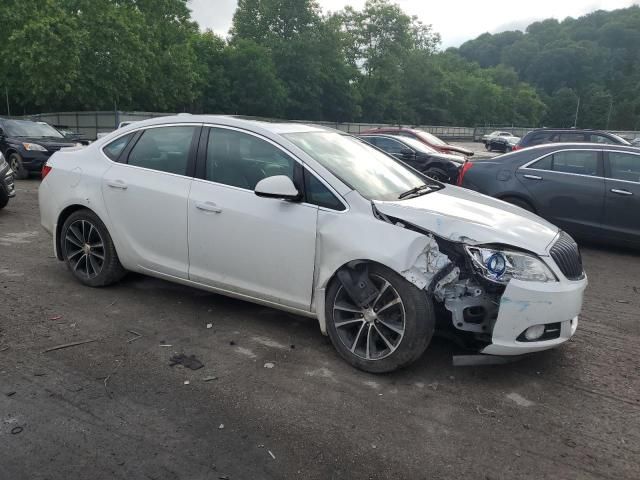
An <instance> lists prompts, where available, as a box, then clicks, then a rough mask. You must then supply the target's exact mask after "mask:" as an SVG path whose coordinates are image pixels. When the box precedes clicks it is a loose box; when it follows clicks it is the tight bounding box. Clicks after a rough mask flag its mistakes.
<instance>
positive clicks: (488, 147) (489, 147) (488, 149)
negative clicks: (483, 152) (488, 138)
mask: <svg viewBox="0 0 640 480" xmlns="http://www.w3.org/2000/svg"><path fill="white" fill-rule="evenodd" d="M484 146H485V148H486V149H487V151H488V152H490V151H491V143H485V144H484Z"/></svg>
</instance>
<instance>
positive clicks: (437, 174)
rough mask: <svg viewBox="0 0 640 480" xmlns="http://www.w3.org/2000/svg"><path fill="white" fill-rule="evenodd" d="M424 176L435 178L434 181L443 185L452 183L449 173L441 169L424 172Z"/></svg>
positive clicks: (430, 169)
mask: <svg viewBox="0 0 640 480" xmlns="http://www.w3.org/2000/svg"><path fill="white" fill-rule="evenodd" d="M424 174H425V175H426V176H427V177H430V178H433V179H434V180H437V181H439V182H442V183H449V182H450V181H451V178H450V177H449V175H448V174H447V172H445V171H444V170H442V169H441V168H435V167H434V168H429V169H427V170H425V171H424Z"/></svg>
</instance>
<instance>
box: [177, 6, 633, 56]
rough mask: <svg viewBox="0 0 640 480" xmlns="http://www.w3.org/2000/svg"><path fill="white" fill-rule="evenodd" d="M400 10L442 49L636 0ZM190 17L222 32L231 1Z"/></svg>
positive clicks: (197, 10)
mask: <svg viewBox="0 0 640 480" xmlns="http://www.w3.org/2000/svg"><path fill="white" fill-rule="evenodd" d="M318 1H319V3H320V6H321V7H322V8H323V10H324V11H325V12H326V11H332V12H335V11H338V10H341V9H342V8H344V7H345V6H346V5H351V6H353V7H354V8H360V7H362V5H364V2H365V0H351V1H345V0H318ZM395 3H397V4H399V5H400V6H401V7H402V9H403V10H404V11H405V12H406V13H408V14H411V15H416V16H417V17H418V18H419V19H420V20H421V21H422V22H423V23H426V24H431V25H433V28H434V30H435V31H436V32H438V33H440V35H441V36H442V48H447V47H458V46H460V44H462V43H463V42H465V41H466V40H470V39H472V38H475V37H477V36H478V35H480V34H482V33H485V32H490V33H497V32H502V31H505V30H523V29H524V28H525V27H526V26H527V25H529V24H530V23H533V22H535V21H537V20H542V19H545V18H549V17H553V18H557V19H560V20H562V19H564V18H566V17H569V16H570V17H579V16H581V15H584V14H586V13H589V12H593V11H595V10H599V9H602V10H614V9H617V8H624V7H628V6H630V5H633V4H639V3H640V0H535V1H532V0H445V1H442V0H395ZM189 5H190V7H191V10H192V12H193V19H194V20H195V21H197V22H198V23H199V24H200V26H201V28H203V29H211V30H213V31H215V32H216V33H218V34H220V35H222V36H226V34H227V32H228V30H229V27H230V26H231V19H232V17H233V12H234V11H235V9H236V5H237V1H236V0H190V2H189Z"/></svg>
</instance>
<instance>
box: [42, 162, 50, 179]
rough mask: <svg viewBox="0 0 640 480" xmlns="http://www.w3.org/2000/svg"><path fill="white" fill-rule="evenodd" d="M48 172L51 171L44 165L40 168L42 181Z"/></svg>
mask: <svg viewBox="0 0 640 480" xmlns="http://www.w3.org/2000/svg"><path fill="white" fill-rule="evenodd" d="M50 171H51V167H50V166H49V165H47V164H46V163H45V164H44V165H43V166H42V180H44V177H46V176H47V175H48V174H49V172H50Z"/></svg>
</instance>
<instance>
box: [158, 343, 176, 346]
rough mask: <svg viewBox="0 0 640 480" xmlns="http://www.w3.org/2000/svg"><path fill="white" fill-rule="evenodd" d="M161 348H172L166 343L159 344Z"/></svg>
mask: <svg viewBox="0 0 640 480" xmlns="http://www.w3.org/2000/svg"><path fill="white" fill-rule="evenodd" d="M160 346H161V347H173V345H169V344H168V343H161V344H160Z"/></svg>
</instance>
